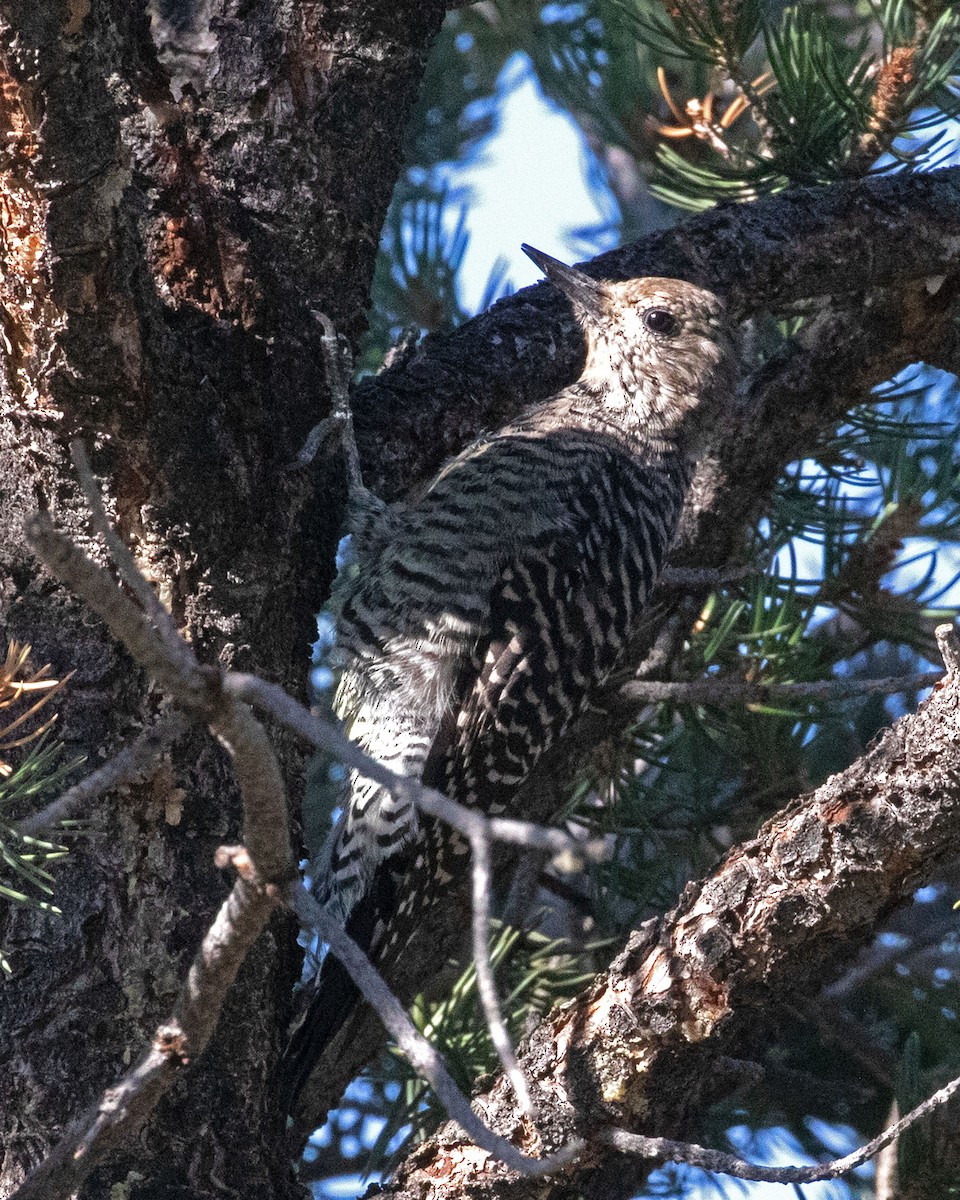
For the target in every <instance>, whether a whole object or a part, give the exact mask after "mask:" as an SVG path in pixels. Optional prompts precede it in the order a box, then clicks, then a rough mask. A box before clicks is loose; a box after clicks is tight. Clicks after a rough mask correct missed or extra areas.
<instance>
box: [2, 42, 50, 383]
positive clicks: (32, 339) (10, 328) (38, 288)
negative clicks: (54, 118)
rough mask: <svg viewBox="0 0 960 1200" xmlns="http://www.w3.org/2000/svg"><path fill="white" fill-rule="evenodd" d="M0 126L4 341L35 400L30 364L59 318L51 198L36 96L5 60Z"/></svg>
mask: <svg viewBox="0 0 960 1200" xmlns="http://www.w3.org/2000/svg"><path fill="white" fill-rule="evenodd" d="M0 128H3V129H4V130H5V131H6V145H7V154H6V155H5V156H4V163H3V167H2V169H0V343H2V349H3V352H4V355H5V357H6V358H7V360H8V363H9V367H10V370H11V382H12V383H15V384H17V385H18V391H20V393H21V394H22V395H23V396H24V398H25V399H30V400H32V401H33V402H34V403H36V402H37V401H38V399H39V396H38V394H37V393H36V390H35V387H34V384H33V381H32V371H31V370H30V368H31V364H32V363H33V361H34V358H35V356H36V353H37V341H38V339H42V340H44V341H45V340H46V333H47V332H48V331H49V328H50V327H52V326H53V324H54V322H52V321H51V314H48V313H47V312H46V299H47V280H46V273H45V269H44V263H45V258H46V254H47V248H48V247H47V237H46V218H47V202H46V200H45V198H44V196H43V194H42V192H41V191H40V189H39V188H38V187H37V186H36V182H35V180H34V177H33V169H32V163H33V159H34V158H35V157H36V153H37V140H36V136H35V133H34V121H33V105H32V98H31V96H30V94H29V92H28V91H27V89H26V88H24V87H22V86H21V85H20V84H19V83H18V82H17V81H16V80H15V79H14V78H13V76H12V75H11V74H10V72H9V70H8V69H7V65H6V63H5V62H3V61H2V60H0ZM48 321H50V326H47V322H48Z"/></svg>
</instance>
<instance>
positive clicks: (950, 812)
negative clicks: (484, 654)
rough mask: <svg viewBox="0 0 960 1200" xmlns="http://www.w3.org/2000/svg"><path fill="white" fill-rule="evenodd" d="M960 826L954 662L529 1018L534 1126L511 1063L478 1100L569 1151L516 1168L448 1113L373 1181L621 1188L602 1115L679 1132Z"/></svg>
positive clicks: (524, 1061) (625, 1170)
mask: <svg viewBox="0 0 960 1200" xmlns="http://www.w3.org/2000/svg"><path fill="white" fill-rule="evenodd" d="M958 837H960V679H958V677H957V676H951V677H950V678H948V679H947V680H946V682H945V683H943V684H941V685H938V688H937V689H936V690H935V692H934V694H933V695H932V697H931V698H930V699H929V700H928V701H926V703H924V704H923V705H922V706H921V708H920V710H919V711H918V712H917V713H916V714H914V715H912V716H908V717H904V718H902V719H901V720H900V721H898V722H897V724H896V725H894V726H893V727H892V728H891V729H888V730H887V731H886V732H885V733H884V734H883V736H882V737H881V738H880V740H879V742H878V743H877V744H876V745H875V746H874V747H873V748H872V749H871V750H869V751H868V752H867V754H865V755H864V756H863V757H862V758H861V759H860V760H858V761H857V762H856V763H854V764H853V765H852V766H851V767H849V768H848V769H847V770H846V771H844V772H842V773H841V774H838V775H834V776H833V777H832V778H830V779H829V780H827V782H826V783H825V784H824V785H823V786H822V787H820V788H818V789H817V791H816V792H814V793H812V794H811V795H809V796H806V797H803V798H801V799H799V800H797V801H794V802H793V803H792V804H791V805H789V806H788V807H787V808H785V809H784V810H783V812H781V813H779V814H778V815H777V816H776V817H775V818H774V819H773V820H771V821H768V822H767V823H766V824H765V825H764V826H763V828H762V829H761V830H760V831H759V833H758V834H757V836H756V837H755V838H753V839H751V840H750V841H748V842H745V843H743V844H742V845H739V846H737V847H735V848H734V849H733V850H731V851H730V853H729V854H727V856H726V857H725V858H724V860H723V862H721V863H720V865H719V866H718V867H717V868H716V870H715V871H713V873H712V874H711V875H710V876H709V877H708V878H706V879H705V880H703V881H700V882H697V883H691V884H688V885H687V888H686V890H685V891H684V893H683V895H682V897H681V898H680V901H679V903H678V904H677V906H676V907H675V908H674V909H673V911H672V912H670V913H668V914H667V915H666V916H665V917H663V918H661V919H660V920H654V921H649V922H647V923H646V924H645V925H644V926H642V927H641V928H640V929H638V930H637V931H635V932H634V933H633V934H631V935H630V938H629V940H628V942H627V944H626V946H625V948H624V949H623V951H622V953H620V954H619V955H618V956H617V958H616V959H615V960H614V961H613V963H612V964H611V966H610V968H609V970H608V971H606V972H605V973H603V974H601V975H598V976H597V977H596V979H595V980H594V981H593V983H592V984H591V985H589V986H588V987H587V988H586V989H585V990H584V991H583V992H582V993H581V994H580V995H579V996H578V997H577V998H576V999H574V1000H572V1001H569V1002H568V1003H566V1004H564V1005H561V1006H559V1007H557V1008H556V1009H555V1010H554V1011H553V1012H552V1013H551V1014H550V1015H549V1016H548V1017H547V1018H546V1019H545V1020H544V1021H543V1022H542V1024H541V1025H540V1026H539V1027H538V1028H537V1029H536V1030H535V1031H534V1032H533V1033H532V1034H531V1036H530V1037H529V1038H528V1039H527V1040H526V1042H525V1043H524V1044H523V1045H522V1046H521V1050H520V1064H521V1067H522V1068H523V1069H524V1071H525V1073H526V1075H527V1078H528V1079H529V1080H530V1082H531V1095H532V1097H533V1101H534V1104H535V1105H536V1106H537V1108H538V1110H539V1115H538V1120H537V1122H536V1130H534V1129H533V1128H532V1127H531V1125H530V1124H529V1122H527V1121H526V1120H525V1119H521V1118H520V1117H518V1115H517V1111H516V1101H515V1098H514V1096H513V1094H512V1091H511V1089H510V1085H509V1083H508V1082H507V1081H505V1080H504V1079H502V1078H501V1079H500V1080H498V1081H497V1082H496V1084H495V1085H494V1086H493V1088H492V1089H491V1090H490V1091H488V1092H486V1093H485V1094H484V1095H483V1096H480V1097H478V1098H477V1099H475V1101H474V1107H475V1108H476V1109H477V1111H478V1112H480V1113H482V1114H483V1116H484V1118H485V1120H486V1121H487V1122H488V1123H489V1124H490V1125H491V1126H492V1127H493V1128H494V1129H495V1130H496V1131H497V1132H498V1133H500V1134H502V1135H504V1136H506V1137H511V1138H513V1139H515V1140H516V1141H517V1142H518V1144H520V1145H521V1146H522V1147H523V1149H524V1150H526V1151H528V1152H532V1151H534V1150H536V1151H538V1152H549V1151H552V1150H556V1149H557V1148H558V1147H559V1146H561V1145H562V1144H564V1142H566V1141H567V1140H569V1138H570V1137H572V1136H574V1135H579V1136H580V1137H582V1138H584V1139H585V1140H586V1142H587V1150H586V1152H585V1154H584V1155H583V1156H582V1157H581V1158H580V1160H578V1162H577V1163H576V1164H575V1165H574V1166H573V1167H571V1168H569V1169H568V1170H567V1171H566V1172H562V1173H559V1174H558V1175H556V1176H553V1177H551V1178H550V1179H549V1180H544V1179H529V1178H520V1177H518V1176H516V1175H514V1174H512V1173H510V1172H508V1171H507V1170H506V1169H505V1168H503V1167H502V1166H501V1165H500V1164H499V1163H496V1162H493V1161H491V1160H490V1158H489V1156H487V1155H486V1154H485V1153H484V1152H482V1151H479V1150H478V1149H477V1148H476V1147H474V1146H472V1145H471V1144H470V1143H465V1142H464V1140H463V1135H462V1133H461V1132H460V1130H459V1129H458V1127H457V1126H456V1125H454V1124H453V1122H448V1123H447V1124H446V1125H445V1126H444V1127H443V1128H442V1129H441V1130H440V1131H439V1133H438V1134H437V1136H436V1137H435V1138H433V1139H432V1140H431V1141H429V1142H427V1143H425V1144H424V1145H422V1146H420V1147H418V1148H417V1149H415V1150H414V1151H413V1152H412V1153H411V1154H410V1155H409V1157H408V1158H407V1159H406V1161H405V1162H404V1163H403V1164H402V1165H401V1167H400V1169H399V1171H398V1172H397V1173H396V1175H395V1177H394V1179H393V1181H392V1182H391V1183H390V1184H389V1185H387V1186H385V1187H383V1188H374V1189H372V1190H371V1192H369V1193H368V1195H370V1196H373V1195H381V1196H389V1197H393V1198H394V1200H408V1198H409V1200H413V1197H416V1200H445V1198H448V1197H449V1198H450V1200H453V1198H454V1197H456V1198H457V1200H465V1198H467V1197H471V1198H477V1200H479V1198H480V1197H484V1198H489V1200H493V1197H499V1198H502V1200H507V1198H508V1197H509V1200H533V1198H534V1197H535V1198H536V1200H553V1198H556V1200H559V1198H560V1197H564V1198H567V1197H573V1196H596V1197H598V1198H599V1197H607V1198H608V1200H609V1198H612V1197H617V1196H626V1195H629V1194H630V1193H631V1188H632V1187H633V1186H635V1185H636V1184H637V1183H638V1182H639V1179H638V1178H637V1176H636V1175H635V1174H634V1171H635V1170H636V1169H637V1167H638V1166H639V1168H640V1170H643V1169H644V1166H643V1164H637V1163H635V1162H631V1160H629V1159H625V1158H622V1157H620V1156H616V1155H612V1154H611V1152H610V1151H609V1150H608V1149H606V1148H605V1147H604V1146H603V1145H602V1144H600V1143H599V1142H598V1141H597V1137H596V1135H597V1133H598V1131H599V1130H600V1129H601V1128H603V1127H605V1126H611V1125H612V1126H616V1127H620V1128H625V1129H629V1130H631V1131H633V1132H638V1133H639V1132H642V1133H646V1134H652V1135H660V1136H668V1137H670V1136H673V1137H676V1136H678V1135H680V1136H682V1134H683V1132H684V1131H685V1130H686V1129H688V1128H689V1127H690V1125H691V1124H692V1123H693V1122H694V1121H695V1118H696V1114H697V1113H698V1112H702V1111H703V1110H704V1109H705V1108H706V1106H708V1105H709V1104H710V1103H711V1102H712V1101H714V1100H716V1099H718V1098H719V1097H720V1096H722V1095H723V1094H725V1093H727V1092H729V1091H731V1090H732V1089H733V1087H734V1086H735V1085H736V1083H737V1082H739V1081H738V1080H737V1077H736V1073H735V1072H731V1070H730V1069H729V1063H730V1058H731V1056H736V1055H737V1054H742V1053H743V1051H744V1049H746V1050H747V1052H748V1053H749V1051H750V1047H751V1046H752V1045H753V1044H755V1040H756V1037H757V1030H758V1028H763V1027H765V1026H768V1025H769V1023H770V1020H771V1014H773V1013H775V1012H776V1009H777V1006H778V1005H779V1004H781V1003H782V1002H783V1001H785V1000H791V999H792V998H794V997H796V996H797V995H798V994H810V993H815V992H817V991H819V989H820V988H821V987H822V985H823V982H824V980H825V979H826V978H829V976H830V974H831V973H832V972H833V971H834V970H835V969H837V967H838V966H839V965H840V964H841V963H842V962H849V961H850V959H851V957H852V954H853V952H854V950H855V949H856V948H857V946H858V944H859V943H861V942H862V941H863V939H864V938H865V937H867V936H869V935H870V934H871V933H872V932H873V930H874V929H875V928H876V925H877V923H878V922H879V921H880V920H882V918H883V917H884V916H886V915H887V914H888V913H889V912H890V911H891V909H892V908H893V907H894V906H896V905H897V904H898V903H900V902H901V900H902V899H903V898H904V897H906V896H907V895H909V894H910V892H911V891H912V890H913V889H914V888H915V887H916V886H917V885H918V883H920V882H922V881H923V880H925V879H929V878H930V877H931V876H932V874H933V873H934V872H936V871H937V869H938V868H942V867H944V866H946V865H947V864H949V863H950V862H953V861H954V860H955V859H956V847H957V839H958ZM954 1107H955V1106H954Z"/></svg>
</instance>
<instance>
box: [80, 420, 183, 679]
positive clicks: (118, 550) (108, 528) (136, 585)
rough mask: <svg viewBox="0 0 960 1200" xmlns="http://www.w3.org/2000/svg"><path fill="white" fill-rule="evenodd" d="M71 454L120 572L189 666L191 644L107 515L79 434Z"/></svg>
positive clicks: (97, 527)
mask: <svg viewBox="0 0 960 1200" xmlns="http://www.w3.org/2000/svg"><path fill="white" fill-rule="evenodd" d="M70 457H71V458H72V459H73V465H74V467H75V468H76V472H77V476H78V478H79V480H80V487H81V488H82V489H83V494H84V496H85V497H86V499H87V504H88V505H89V506H90V513H91V517H92V522H93V527H94V529H95V530H96V531H97V533H99V534H100V535H101V536H102V537H103V539H104V540H105V541H106V543H107V547H108V548H109V550H110V555H111V557H112V558H113V561H114V563H115V564H116V567H117V570H118V571H119V572H120V577H121V578H122V579H123V581H124V583H125V584H126V585H127V587H129V588H130V590H131V591H132V592H133V594H134V595H135V596H136V598H137V599H138V600H139V601H140V604H141V605H142V606H143V611H144V612H145V613H146V614H147V616H148V617H149V618H150V620H151V621H152V622H153V623H154V625H155V626H156V628H157V631H158V633H159V634H160V636H161V637H162V638H163V641H164V643H165V644H166V646H167V649H168V651H169V652H170V653H171V654H174V655H183V660H184V665H185V666H186V665H187V662H188V658H187V655H189V656H190V658H192V654H191V653H190V651H189V647H188V646H187V644H186V643H185V642H184V640H183V639H182V638H181V637H180V633H179V631H178V630H177V627H176V624H175V623H174V620H173V617H172V616H171V615H170V613H169V612H167V610H166V609H165V608H164V607H163V605H162V604H161V603H160V601H159V599H158V598H157V593H156V592H155V591H154V590H153V588H152V587H151V586H150V584H149V583H148V582H147V580H146V579H145V578H144V575H143V572H142V571H141V570H140V568H139V567H138V566H137V564H136V561H135V560H134V557H133V555H132V554H131V552H130V548H129V547H128V546H127V543H126V542H125V541H124V540H123V538H122V537H120V535H119V534H118V533H117V531H116V529H115V528H114V526H113V522H112V521H111V520H110V518H109V517H108V516H107V510H106V508H105V507H104V504H103V496H102V495H101V493H100V485H99V483H98V482H97V478H96V476H95V475H94V473H93V470H92V468H91V466H90V458H89V456H88V455H87V448H86V446H84V444H83V442H82V441H80V439H79V438H74V439H73V441H72V442H71V443H70ZM184 651H186V654H184Z"/></svg>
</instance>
